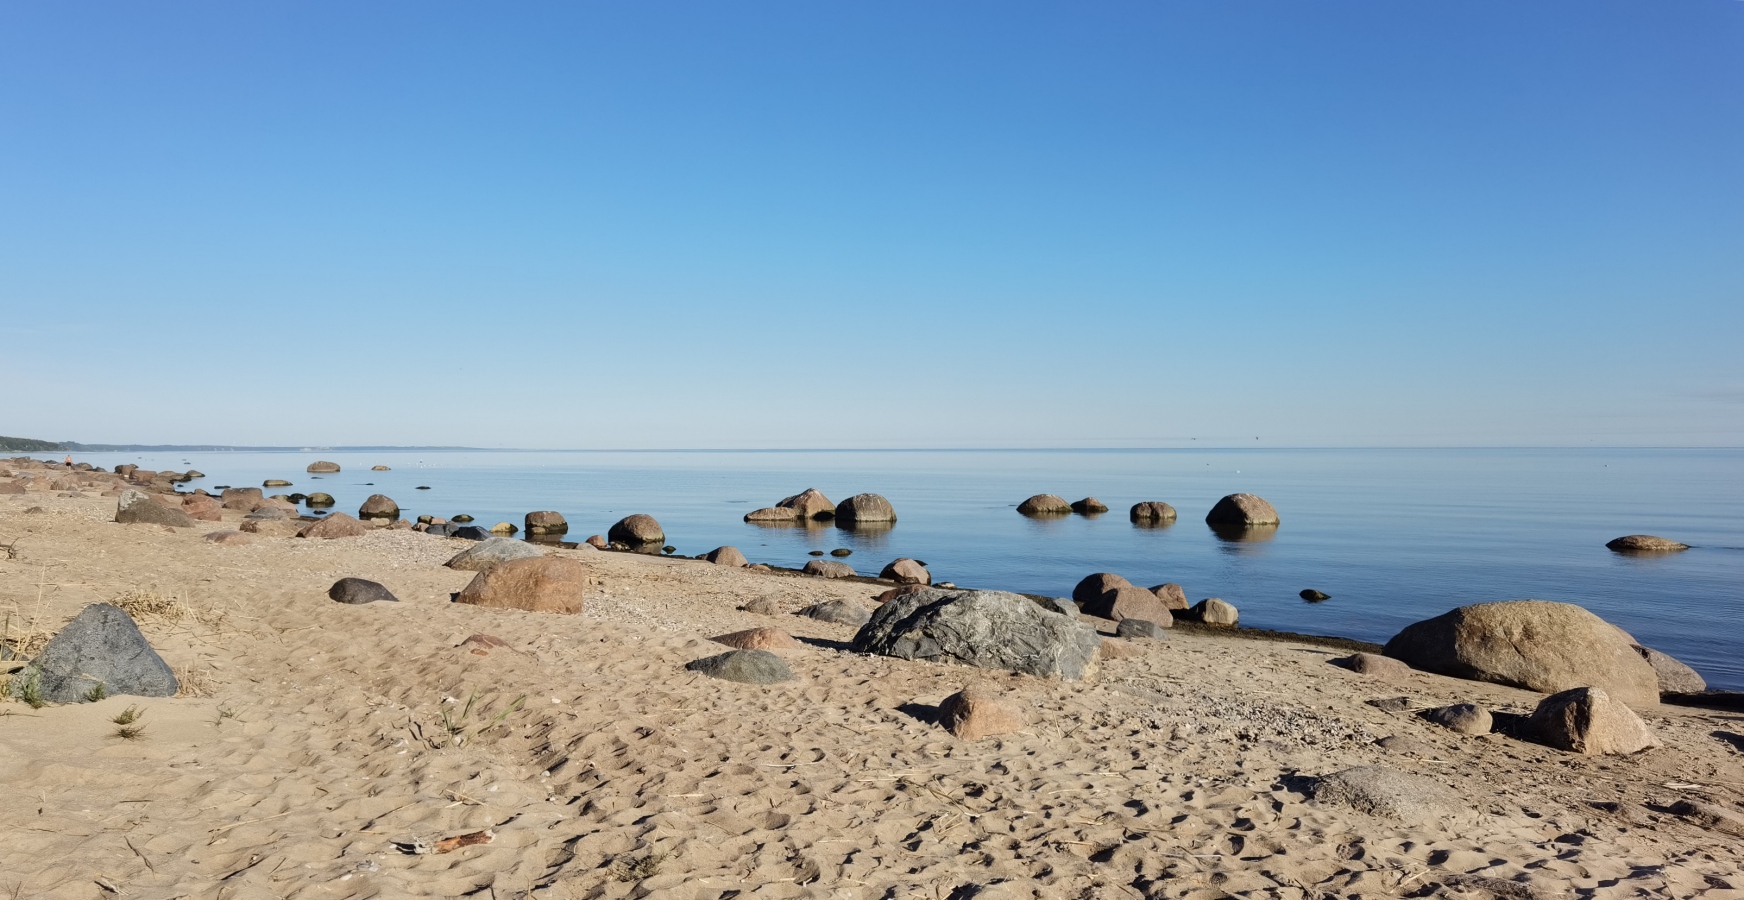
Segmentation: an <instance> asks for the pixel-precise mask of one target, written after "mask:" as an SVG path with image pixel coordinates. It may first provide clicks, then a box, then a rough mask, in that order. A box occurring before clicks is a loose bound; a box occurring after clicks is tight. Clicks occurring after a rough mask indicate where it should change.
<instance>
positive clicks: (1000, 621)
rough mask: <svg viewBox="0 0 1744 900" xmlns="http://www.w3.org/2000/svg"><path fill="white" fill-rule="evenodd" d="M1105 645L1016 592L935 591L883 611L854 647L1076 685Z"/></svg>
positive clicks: (906, 598)
mask: <svg viewBox="0 0 1744 900" xmlns="http://www.w3.org/2000/svg"><path fill="white" fill-rule="evenodd" d="M1101 641H1102V638H1101V636H1100V635H1098V634H1097V633H1096V631H1095V630H1094V629H1092V628H1090V627H1089V626H1087V625H1083V624H1081V623H1080V622H1078V621H1076V620H1074V619H1072V618H1069V617H1067V616H1063V615H1060V614H1059V613H1051V612H1048V611H1047V610H1044V609H1042V608H1041V607H1040V606H1037V605H1036V604H1034V603H1032V602H1030V600H1029V599H1028V598H1026V597H1022V596H1019V595H1017V594H1008V593H1005V592H1003V591H957V590H943V589H939V588H929V589H927V590H922V591H916V592H914V593H912V594H909V595H907V596H904V597H898V598H896V599H895V600H892V601H890V602H889V603H886V604H884V605H883V606H881V607H879V608H878V610H877V611H876V612H874V613H873V614H872V620H871V621H870V622H868V623H866V625H865V626H864V627H862V628H861V629H860V632H859V633H858V634H856V635H855V636H854V649H855V651H857V652H860V653H877V654H881V655H884V656H894V657H898V658H900V659H915V660H926V661H931V662H944V663H957V664H961V665H969V666H977V667H980V668H989V669H1007V670H1010V671H1013V672H1022V673H1025V674H1029V675H1036V676H1040V677H1044V678H1046V677H1059V678H1063V679H1066V680H1068V681H1077V680H1079V679H1082V678H1084V677H1085V676H1086V675H1089V674H1091V673H1092V672H1093V671H1094V667H1095V663H1096V653H1097V649H1098V647H1099V646H1100V644H1101Z"/></svg>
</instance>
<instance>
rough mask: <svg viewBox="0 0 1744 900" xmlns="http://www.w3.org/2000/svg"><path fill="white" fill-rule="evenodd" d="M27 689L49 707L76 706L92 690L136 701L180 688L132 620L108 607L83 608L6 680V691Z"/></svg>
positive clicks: (17, 694) (171, 693) (19, 693)
mask: <svg viewBox="0 0 1744 900" xmlns="http://www.w3.org/2000/svg"><path fill="white" fill-rule="evenodd" d="M32 684H34V685H36V687H37V689H38V690H39V691H40V692H41V694H42V698H43V699H44V700H47V701H49V702H50V703H78V702H80V701H83V700H85V699H87V698H88V697H90V696H91V693H92V690H93V689H94V688H96V687H97V686H98V685H102V687H103V693H105V694H130V695H133V696H137V697H170V696H174V695H175V693H176V691H177V690H179V689H180V687H181V685H179V684H177V683H176V675H175V673H174V672H172V671H170V667H169V665H168V664H167V663H165V662H164V661H163V658H162V657H160V656H158V655H157V651H156V650H153V649H152V648H151V644H149V643H147V642H146V640H145V635H143V634H140V633H139V626H137V625H135V624H133V617H132V616H129V615H128V614H127V613H126V612H124V611H123V610H122V609H121V608H120V607H117V606H111V605H110V604H108V603H93V604H91V605H90V606H87V607H85V609H84V611H83V612H81V613H79V615H78V617H77V618H75V619H73V621H72V622H70V623H68V624H67V627H65V628H63V629H61V632H60V634H57V635H55V636H54V637H53V638H51V639H50V640H49V642H48V645H47V646H45V647H43V648H42V653H40V654H38V655H37V657H36V659H34V660H32V661H31V663H30V664H29V665H27V666H25V667H24V669H23V670H22V671H20V672H18V673H17V674H15V675H13V676H12V681H11V684H10V687H9V689H8V690H9V692H10V694H11V695H12V696H13V697H22V696H24V692H25V689H26V687H27V686H29V685H32Z"/></svg>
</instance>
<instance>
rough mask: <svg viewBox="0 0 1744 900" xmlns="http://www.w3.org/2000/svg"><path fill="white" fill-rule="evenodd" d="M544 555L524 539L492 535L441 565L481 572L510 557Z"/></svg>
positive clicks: (520, 557)
mask: <svg viewBox="0 0 1744 900" xmlns="http://www.w3.org/2000/svg"><path fill="white" fill-rule="evenodd" d="M544 555H545V551H543V550H540V549H539V548H538V547H535V546H533V545H532V544H529V543H527V542H526V541H517V540H515V539H514V538H506V537H493V538H487V539H485V540H482V541H479V542H478V543H477V544H474V545H473V546H471V547H468V548H466V549H465V550H462V551H460V552H459V553H456V554H454V556H453V558H451V559H449V560H448V562H445V563H443V565H445V566H447V567H448V568H450V569H459V570H461V571H465V572H483V571H485V570H487V569H490V568H491V567H493V566H496V565H499V564H501V563H506V562H508V561H509V560H512V559H536V558H538V557H542V556H544Z"/></svg>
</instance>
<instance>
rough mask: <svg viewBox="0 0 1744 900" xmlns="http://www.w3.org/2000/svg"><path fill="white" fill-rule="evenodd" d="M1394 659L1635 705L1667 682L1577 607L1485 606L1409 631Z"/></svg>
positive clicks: (1614, 631) (1395, 646)
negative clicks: (1583, 691)
mask: <svg viewBox="0 0 1744 900" xmlns="http://www.w3.org/2000/svg"><path fill="white" fill-rule="evenodd" d="M1384 652H1385V653H1386V655H1388V656H1391V657H1393V658H1394V659H1400V660H1404V661H1405V662H1406V663H1408V664H1410V666H1411V667H1412V668H1414V669H1421V670H1422V671H1425V672H1436V673H1439V674H1442V675H1451V676H1453V677H1455V678H1469V679H1472V680H1474V681H1489V682H1494V683H1496V684H1507V685H1512V686H1514V687H1521V688H1526V689H1528V690H1534V691H1538V692H1540V693H1545V694H1554V693H1557V692H1559V691H1566V690H1568V689H1570V688H1576V687H1600V688H1604V689H1605V691H1606V692H1607V693H1609V694H1610V695H1611V696H1612V697H1615V698H1617V699H1618V700H1620V701H1622V702H1624V703H1627V704H1629V705H1630V706H1641V705H1644V704H1653V703H1657V702H1658V701H1659V678H1658V676H1657V675H1655V674H1654V672H1653V667H1652V666H1650V665H1648V663H1647V661H1646V660H1644V659H1642V658H1641V655H1640V654H1639V653H1637V652H1636V651H1635V647H1634V645H1633V642H1632V641H1630V640H1629V638H1628V637H1627V636H1626V635H1624V634H1623V632H1622V631H1621V630H1620V629H1618V628H1616V627H1615V626H1613V625H1611V624H1610V623H1609V622H1606V621H1605V620H1604V619H1601V618H1599V617H1598V616H1595V615H1593V614H1592V613H1590V612H1587V611H1586V610H1584V609H1582V608H1580V607H1578V606H1575V605H1574V604H1572V603H1552V602H1549V601H1545V600H1508V601H1503V602H1500V603H1479V604H1477V605H1475V606H1462V607H1460V608H1459V609H1456V610H1453V611H1451V612H1448V613H1444V614H1442V615H1439V616H1436V617H1435V618H1433V619H1425V620H1424V621H1421V622H1417V623H1415V624H1413V625H1408V626H1406V627H1405V630H1403V631H1401V632H1399V633H1398V634H1397V635H1395V636H1394V637H1393V639H1392V640H1390V641H1388V642H1387V647H1386V650H1385V651H1384Z"/></svg>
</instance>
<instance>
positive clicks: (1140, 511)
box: [1127, 500, 1176, 525]
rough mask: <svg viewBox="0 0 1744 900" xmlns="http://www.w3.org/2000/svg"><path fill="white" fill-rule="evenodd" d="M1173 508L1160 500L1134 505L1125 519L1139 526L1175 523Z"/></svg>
mask: <svg viewBox="0 0 1744 900" xmlns="http://www.w3.org/2000/svg"><path fill="white" fill-rule="evenodd" d="M1175 516H1176V514H1175V508H1174V507H1173V506H1170V505H1169V504H1167V503H1164V502H1163V501H1161V500H1146V501H1144V502H1143V503H1134V504H1133V505H1132V509H1131V510H1130V511H1128V513H1127V518H1129V519H1131V520H1132V521H1134V522H1137V523H1139V524H1141V525H1161V524H1164V523H1167V522H1173V521H1175Z"/></svg>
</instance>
